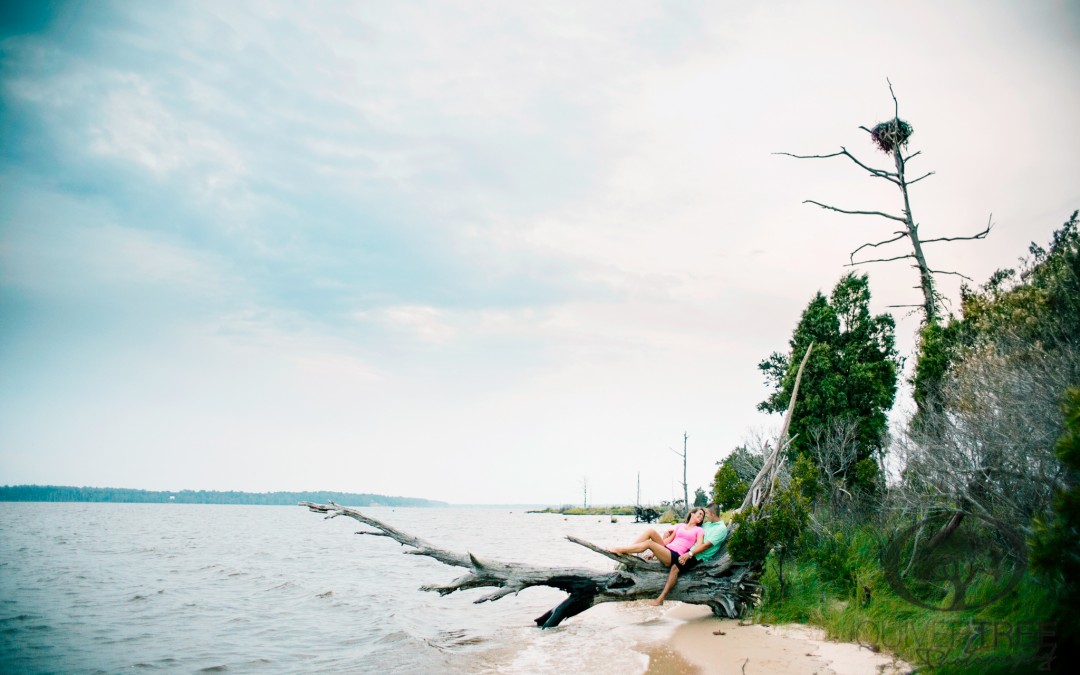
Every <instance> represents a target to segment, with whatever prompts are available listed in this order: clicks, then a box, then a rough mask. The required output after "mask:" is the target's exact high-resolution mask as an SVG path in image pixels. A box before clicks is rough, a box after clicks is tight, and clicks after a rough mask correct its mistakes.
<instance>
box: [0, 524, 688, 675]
mask: <svg viewBox="0 0 1080 675" xmlns="http://www.w3.org/2000/svg"><path fill="white" fill-rule="evenodd" d="M361 510H362V512H364V513H366V514H369V515H371V516H373V517H375V518H378V519H380V520H383V521H385V522H387V523H389V524H392V525H395V526H397V527H399V528H401V529H403V530H405V531H407V532H410V533H411V534H414V535H416V536H419V537H421V538H424V539H427V540H428V541H430V542H431V543H432V544H435V545H437V546H441V547H443V548H448V549H451V550H458V551H465V550H469V551H472V552H473V553H474V554H476V555H477V556H478V557H479V558H481V559H484V558H488V559H493V560H504V561H519V562H532V563H534V564H538V565H558V566H563V565H565V566H574V567H595V568H596V569H599V570H607V569H611V566H612V563H611V562H610V561H608V560H607V559H606V558H603V557H602V556H599V555H597V554H596V553H593V552H591V551H589V550H587V549H584V548H582V547H580V546H577V545H575V544H572V543H570V542H568V541H566V540H565V538H564V537H565V535H568V534H572V535H575V536H578V537H581V538H583V539H586V540H589V541H593V542H595V543H597V544H601V545H615V544H620V543H626V542H628V541H630V540H631V539H632V538H633V537H634V536H635V535H636V534H637V533H639V532H640V531H641V528H642V527H644V526H643V525H638V524H634V523H633V518H626V517H623V518H620V519H619V522H618V523H611V522H610V518H608V517H584V516H578V517H563V516H558V515H551V514H526V513H525V512H524V511H523V510H509V509H453V508H448V509H407V508H397V509H390V508H365V509H361ZM360 529H365V526H363V525H361V524H360V523H357V522H356V521H353V520H352V519H349V518H335V519H331V520H324V519H323V517H322V516H321V515H318V514H314V513H311V512H309V511H307V510H306V509H303V508H300V507H295V506H294V507H286V506H219V505H178V504H102V503H60V504H53V503H48V504H35V503H0V672H3V673H46V672H63V673H98V672H101V673H116V672H121V671H129V672H130V671H144V670H145V671H153V670H160V671H166V672H200V671H206V672H240V673H245V672H267V673H269V672H273V673H279V672H289V673H328V672H329V673H346V672H367V671H379V672H383V673H385V672H390V673H397V672H402V673H404V672H410V673H416V672H451V673H456V672H461V673H466V672H468V673H547V672H551V673H555V672H577V673H593V672H614V673H641V672H644V671H645V669H646V668H647V665H648V657H647V656H646V655H645V652H644V649H643V648H644V647H645V646H646V645H648V644H650V643H652V644H655V643H659V642H663V641H664V640H666V639H667V638H668V637H669V636H670V634H671V632H672V630H673V629H674V627H675V626H676V625H677V622H676V621H674V620H671V619H667V618H665V616H664V613H665V611H664V609H662V608H653V607H649V606H647V605H645V604H644V603H613V604H605V605H600V606H598V607H594V608H593V609H590V610H589V611H587V612H585V613H583V614H581V615H579V616H577V617H574V618H573V619H571V620H569V621H567V622H565V623H564V624H563V625H562V626H560V627H558V628H556V629H553V630H547V631H541V630H540V629H538V628H536V627H535V625H534V624H533V622H532V619H534V618H535V617H537V616H539V615H540V614H542V613H544V612H545V611H547V610H548V609H551V608H552V607H553V606H555V605H556V604H557V603H558V602H560V601H561V600H562V599H563V598H564V597H565V596H564V594H563V593H561V592H559V591H557V590H554V589H548V588H535V589H529V590H526V591H524V592H522V593H521V594H519V595H517V596H508V597H506V598H503V599H501V600H498V601H495V602H489V603H484V604H479V605H477V604H474V602H473V601H475V600H476V599H478V598H479V597H481V596H483V595H484V594H486V593H488V592H490V590H492V589H477V590H471V591H464V592H458V593H454V594H451V595H448V596H445V597H443V596H439V595H438V594H436V593H426V592H423V591H420V590H419V587H420V586H421V585H423V584H426V583H446V582H449V581H451V580H452V579H454V578H456V577H457V576H459V575H460V574H461V573H462V572H463V570H460V569H458V568H452V567H447V566H445V565H443V564H441V563H438V562H436V561H434V560H431V559H429V558H424V557H420V556H411V555H403V554H402V551H403V550H406V549H403V548H402V547H401V546H399V545H398V544H397V543H396V542H394V541H391V540H389V539H385V538H382V537H362V536H356V535H354V534H353V532H355V531H357V530H360Z"/></svg>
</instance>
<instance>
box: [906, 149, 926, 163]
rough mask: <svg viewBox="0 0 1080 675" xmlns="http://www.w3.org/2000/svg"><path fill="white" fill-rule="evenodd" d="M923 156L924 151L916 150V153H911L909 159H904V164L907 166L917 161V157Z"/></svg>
mask: <svg viewBox="0 0 1080 675" xmlns="http://www.w3.org/2000/svg"><path fill="white" fill-rule="evenodd" d="M921 154H922V150H916V151H915V152H913V153H911V154H910V155H908V156H907V157H905V158H904V164H907V163H908V162H909V161H911V160H913V159H915V158H916V157H918V156H919V155H921Z"/></svg>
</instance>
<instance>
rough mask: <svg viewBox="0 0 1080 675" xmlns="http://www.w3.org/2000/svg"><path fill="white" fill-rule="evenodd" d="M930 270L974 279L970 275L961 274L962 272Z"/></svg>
mask: <svg viewBox="0 0 1080 675" xmlns="http://www.w3.org/2000/svg"><path fill="white" fill-rule="evenodd" d="M930 271H931V272H933V273H934V274H952V275H955V276H958V277H963V278H965V279H967V280H968V281H974V279H972V278H971V277H969V276H968V275H966V274H961V273H960V272H949V271H947V270H930Z"/></svg>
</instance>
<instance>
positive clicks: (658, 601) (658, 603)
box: [649, 598, 664, 607]
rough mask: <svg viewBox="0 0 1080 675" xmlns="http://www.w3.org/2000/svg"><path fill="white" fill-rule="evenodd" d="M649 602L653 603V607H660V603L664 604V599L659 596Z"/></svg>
mask: <svg viewBox="0 0 1080 675" xmlns="http://www.w3.org/2000/svg"><path fill="white" fill-rule="evenodd" d="M649 604H650V605H652V606H653V607H659V606H660V605H663V604H664V601H663V600H661V599H660V598H657V599H656V600H650V601H649Z"/></svg>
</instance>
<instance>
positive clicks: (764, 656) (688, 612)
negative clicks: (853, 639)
mask: <svg viewBox="0 0 1080 675" xmlns="http://www.w3.org/2000/svg"><path fill="white" fill-rule="evenodd" d="M669 616H670V617H671V618H675V619H679V620H682V621H684V622H685V623H683V624H682V625H681V626H679V627H678V628H677V629H676V630H675V634H674V636H673V637H672V639H671V642H670V644H666V645H653V646H651V647H650V648H649V649H648V650H647V651H648V652H649V656H650V662H649V670H648V671H647V672H648V673H650V674H651V675H675V674H679V675H683V674H685V675H690V674H694V673H700V674H702V675H712V674H714V673H715V674H720V675H744V674H745V675H764V674H773V673H785V674H787V675H814V674H815V673H816V674H817V675H867V674H870V675H873V674H875V673H884V674H886V675H891V674H894V673H908V672H911V670H912V668H911V666H910V665H908V664H907V663H904V662H903V661H898V660H896V659H894V657H892V656H890V655H888V654H883V653H875V652H872V651H870V650H869V649H868V648H866V647H860V646H859V645H856V644H849V643H844V642H830V641H828V640H826V639H825V632H824V631H823V630H821V629H819V628H814V627H810V626H800V625H786V626H764V625H760V624H752V625H739V622H738V621H733V620H728V619H718V618H716V617H714V616H713V615H712V613H711V612H710V610H709V608H708V607H698V606H694V605H682V604H680V605H679V606H677V607H675V608H673V609H672V610H671V612H670V613H669Z"/></svg>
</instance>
